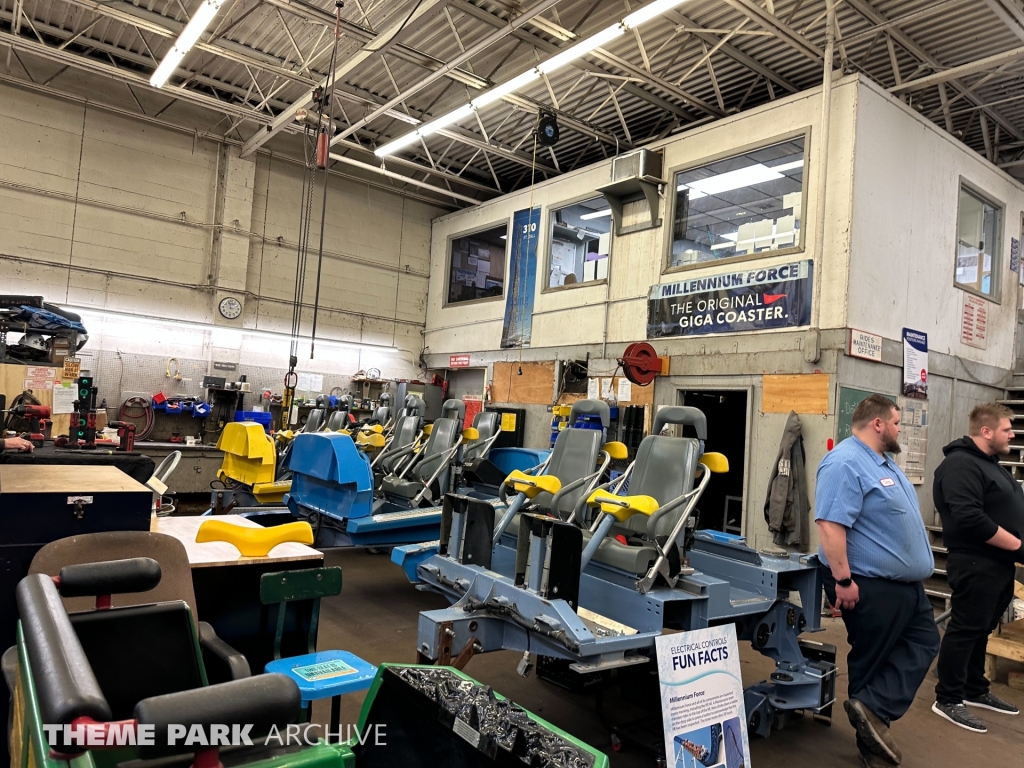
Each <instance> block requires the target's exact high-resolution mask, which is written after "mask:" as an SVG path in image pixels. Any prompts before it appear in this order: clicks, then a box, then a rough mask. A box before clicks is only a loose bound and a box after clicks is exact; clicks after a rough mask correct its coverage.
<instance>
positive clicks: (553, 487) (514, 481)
mask: <svg viewBox="0 0 1024 768" xmlns="http://www.w3.org/2000/svg"><path fill="white" fill-rule="evenodd" d="M505 483H506V484H507V485H511V486H512V488H513V489H514V490H515V492H516V493H525V494H526V498H528V499H532V498H534V497H535V496H537V495H538V494H540V493H550V494H551V495H552V496H554V495H555V494H556V493H558V492H559V491H560V490H561V489H562V481H561V480H559V479H558V478H557V477H555V476H554V475H537V476H533V475H528V474H526V473H525V472H522V471H520V470H518V469H514V470H512V474H510V475H509V476H508V477H506V478H505Z"/></svg>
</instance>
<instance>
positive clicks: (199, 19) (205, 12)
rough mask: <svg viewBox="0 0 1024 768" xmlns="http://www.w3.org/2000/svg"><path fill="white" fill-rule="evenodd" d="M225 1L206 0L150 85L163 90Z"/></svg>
mask: <svg viewBox="0 0 1024 768" xmlns="http://www.w3.org/2000/svg"><path fill="white" fill-rule="evenodd" d="M222 2H223V0H206V2H205V3H203V4H202V5H200V6H199V7H198V8H197V9H196V12H195V13H194V14H193V15H192V18H191V19H190V20H189V22H188V24H187V25H185V28H184V29H183V30H181V34H180V35H178V39H177V40H175V41H174V47H173V48H171V50H170V51H168V53H167V55H166V56H164V58H163V61H161V62H160V65H159V66H158V67H157V68H156V71H155V72H154V73H153V76H152V77H151V78H149V84H150V85H152V86H153V87H154V88H163V86H164V84H165V83H166V82H167V80H168V78H169V77H170V76H171V75H172V74H174V70H175V69H177V68H178V65H179V64H180V63H181V60H182V59H184V58H185V54H186V53H188V52H189V51H190V50H192V46H193V45H195V44H196V41H198V40H199V37H200V36H201V35H202V34H203V32H205V31H206V28H207V27H208V26H210V22H212V21H213V17H214V16H216V15H217V11H219V10H220V6H221V3H222Z"/></svg>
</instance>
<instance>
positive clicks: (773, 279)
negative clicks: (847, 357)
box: [647, 260, 813, 339]
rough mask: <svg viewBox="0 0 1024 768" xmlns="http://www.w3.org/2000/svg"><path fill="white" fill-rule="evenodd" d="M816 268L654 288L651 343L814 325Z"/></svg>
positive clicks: (797, 265)
mask: <svg viewBox="0 0 1024 768" xmlns="http://www.w3.org/2000/svg"><path fill="white" fill-rule="evenodd" d="M812 266H813V262H811V261H810V260H806V261H797V262H794V263H792V264H783V265H782V266H778V267H764V268H761V269H749V270H744V271H743V272H729V273H726V274H722V275H712V276H710V277H700V278H693V279H689V280H680V281H679V282H675V283H662V284H661V285H656V286H654V287H653V288H652V289H651V294H650V298H649V300H648V303H647V338H649V339H654V338H659V337H663V336H696V335H701V334H706V333H733V332H736V331H761V330H764V329H766V328H791V327H795V326H801V325H810V323H811V287H812V284H813V280H812V274H811V272H812Z"/></svg>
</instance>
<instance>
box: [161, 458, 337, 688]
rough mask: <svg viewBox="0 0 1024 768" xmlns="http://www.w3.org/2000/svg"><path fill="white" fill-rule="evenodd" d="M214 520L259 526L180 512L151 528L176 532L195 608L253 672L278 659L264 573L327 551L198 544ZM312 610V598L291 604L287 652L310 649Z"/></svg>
mask: <svg viewBox="0 0 1024 768" xmlns="http://www.w3.org/2000/svg"><path fill="white" fill-rule="evenodd" d="M179 468H180V466H179ZM172 477H173V476H172ZM212 519H217V520H220V521H223V522H226V523H235V524H237V525H241V526H244V527H247V528H259V527H260V526H259V525H258V524H257V523H254V522H252V521H251V520H247V519H246V518H244V517H242V516H241V515H217V516H216V518H213V517H203V516H178V517H154V518H153V520H152V524H151V527H150V530H152V531H156V532H158V533H164V534H167V535H169V536H173V537H174V538H176V539H178V540H179V541H180V542H181V543H182V544H184V545H185V551H186V552H187V553H188V560H189V564H190V565H191V566H192V586H193V589H194V590H195V594H196V612H197V613H198V614H199V616H201V617H202V619H203V621H206V622H209V623H210V624H212V625H213V628H214V629H215V630H216V631H217V635H218V636H219V637H220V638H221V639H222V640H224V641H225V642H226V643H227V644H228V645H230V646H231V647H233V648H235V649H236V650H238V651H239V652H241V653H242V654H243V655H244V656H245V657H246V659H248V661H249V666H250V668H251V669H252V670H253V673H254V674H255V673H257V672H260V671H262V670H263V667H264V666H265V665H266V663H267V662H269V661H272V660H273V658H274V628H275V623H276V621H277V607H276V606H264V605H263V604H262V603H261V602H260V578H261V577H262V576H263V574H265V573H274V572H277V571H290V570H301V569H304V568H320V567H322V566H323V562H324V555H323V553H322V552H319V551H317V550H315V549H313V548H312V547H307V546H306V545H304V544H296V543H286V544H279V545H278V546H276V547H274V549H272V550H271V551H270V554H269V555H267V556H266V557H242V556H241V555H240V554H239V552H238V550H237V549H236V548H235V547H234V545H232V544H228V543H226V542H206V543H203V544H198V543H196V532H197V531H198V530H199V526H200V525H202V523H203V522H204V521H206V520H212ZM312 609H313V604H312V601H296V602H293V603H289V605H288V615H287V617H286V620H285V634H284V638H283V639H282V642H281V654H282V655H283V656H298V655H301V654H304V653H306V639H307V637H308V635H309V622H310V618H311V617H312ZM211 682H215V681H212V680H211ZM216 682H220V681H216Z"/></svg>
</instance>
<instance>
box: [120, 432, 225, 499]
mask: <svg viewBox="0 0 1024 768" xmlns="http://www.w3.org/2000/svg"><path fill="white" fill-rule="evenodd" d="M135 450H136V451H138V452H139V453H141V454H143V455H144V456H148V457H149V458H150V459H152V460H153V461H154V462H155V463H156V464H159V463H160V462H161V461H163V460H164V459H165V458H166V457H167V455H168V454H169V453H173V452H174V451H181V461H180V462H178V468H177V469H175V470H174V473H173V474H172V475H171V476H170V477H169V478H168V479H167V487H168V489H169V490H170V491H171V492H173V493H175V494H183V493H206V494H208V493H210V490H211V488H210V483H212V482H213V481H214V480H216V479H217V470H218V469H220V465H221V463H222V462H223V461H224V452H223V451H218V450H217V448H216V447H215V446H213V445H185V444H183V443H158V442H152V443H151V442H148V441H147V442H144V443H143V442H136V443H135Z"/></svg>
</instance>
